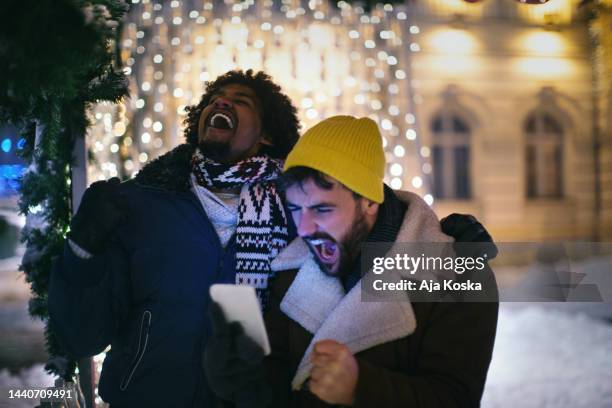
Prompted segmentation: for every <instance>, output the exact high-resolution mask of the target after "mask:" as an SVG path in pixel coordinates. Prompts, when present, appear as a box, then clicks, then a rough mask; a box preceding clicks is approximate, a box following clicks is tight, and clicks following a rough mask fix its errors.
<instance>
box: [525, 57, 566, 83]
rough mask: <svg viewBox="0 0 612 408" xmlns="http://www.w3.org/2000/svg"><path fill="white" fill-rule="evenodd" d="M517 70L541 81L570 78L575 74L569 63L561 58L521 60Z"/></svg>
mask: <svg viewBox="0 0 612 408" xmlns="http://www.w3.org/2000/svg"><path fill="white" fill-rule="evenodd" d="M515 69H516V70H517V71H519V72H520V73H522V74H527V75H530V76H532V77H539V78H541V79H550V78H555V79H559V77H566V76H570V75H571V74H572V73H573V71H574V70H573V69H572V65H571V63H570V62H569V61H567V60H565V59H561V58H519V59H518V60H517V62H516V64H515Z"/></svg>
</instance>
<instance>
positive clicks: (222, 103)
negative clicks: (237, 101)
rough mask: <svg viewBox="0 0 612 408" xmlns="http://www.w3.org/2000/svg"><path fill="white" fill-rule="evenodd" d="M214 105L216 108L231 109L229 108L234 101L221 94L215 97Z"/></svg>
mask: <svg viewBox="0 0 612 408" xmlns="http://www.w3.org/2000/svg"><path fill="white" fill-rule="evenodd" d="M214 106H215V107H216V108H225V109H229V108H231V107H232V102H231V101H230V100H229V99H226V98H224V97H222V96H220V97H218V98H217V99H215V102H214Z"/></svg>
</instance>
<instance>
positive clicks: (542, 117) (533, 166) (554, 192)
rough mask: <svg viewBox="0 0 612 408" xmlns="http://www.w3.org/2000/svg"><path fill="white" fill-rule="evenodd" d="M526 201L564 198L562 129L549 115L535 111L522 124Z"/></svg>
mask: <svg viewBox="0 0 612 408" xmlns="http://www.w3.org/2000/svg"><path fill="white" fill-rule="evenodd" d="M525 138H526V139H525V164H526V176H527V180H526V187H527V192H526V193H527V198H560V197H562V196H563V128H562V126H561V124H560V123H559V122H558V121H557V120H556V119H555V118H554V117H553V116H552V115H550V114H548V113H546V112H543V111H536V112H534V113H532V114H531V115H529V116H528V117H527V121H526V122H525Z"/></svg>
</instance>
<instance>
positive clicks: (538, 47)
mask: <svg viewBox="0 0 612 408" xmlns="http://www.w3.org/2000/svg"><path fill="white" fill-rule="evenodd" d="M520 45H521V48H523V49H525V50H527V51H529V52H530V53H534V54H537V55H542V56H554V55H559V54H560V53H562V52H563V51H564V49H565V46H564V43H563V37H562V36H561V34H559V33H556V32H551V31H532V32H528V33H526V34H525V35H523V36H522V37H520Z"/></svg>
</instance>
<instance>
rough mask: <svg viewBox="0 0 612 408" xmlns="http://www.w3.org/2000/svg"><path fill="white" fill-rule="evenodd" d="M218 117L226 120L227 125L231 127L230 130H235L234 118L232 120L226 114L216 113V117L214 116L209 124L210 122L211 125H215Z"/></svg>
mask: <svg viewBox="0 0 612 408" xmlns="http://www.w3.org/2000/svg"><path fill="white" fill-rule="evenodd" d="M218 117H220V118H223V119H225V121H226V122H227V124H228V125H229V128H230V129H233V128H234V122H232V118H230V117H229V116H227V115H226V114H224V113H215V114H214V115H213V116H212V117H211V118H210V121H209V122H210V123H215V119H216V118H218Z"/></svg>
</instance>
